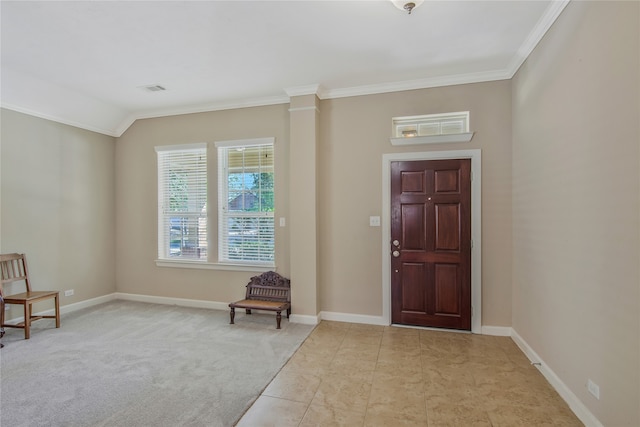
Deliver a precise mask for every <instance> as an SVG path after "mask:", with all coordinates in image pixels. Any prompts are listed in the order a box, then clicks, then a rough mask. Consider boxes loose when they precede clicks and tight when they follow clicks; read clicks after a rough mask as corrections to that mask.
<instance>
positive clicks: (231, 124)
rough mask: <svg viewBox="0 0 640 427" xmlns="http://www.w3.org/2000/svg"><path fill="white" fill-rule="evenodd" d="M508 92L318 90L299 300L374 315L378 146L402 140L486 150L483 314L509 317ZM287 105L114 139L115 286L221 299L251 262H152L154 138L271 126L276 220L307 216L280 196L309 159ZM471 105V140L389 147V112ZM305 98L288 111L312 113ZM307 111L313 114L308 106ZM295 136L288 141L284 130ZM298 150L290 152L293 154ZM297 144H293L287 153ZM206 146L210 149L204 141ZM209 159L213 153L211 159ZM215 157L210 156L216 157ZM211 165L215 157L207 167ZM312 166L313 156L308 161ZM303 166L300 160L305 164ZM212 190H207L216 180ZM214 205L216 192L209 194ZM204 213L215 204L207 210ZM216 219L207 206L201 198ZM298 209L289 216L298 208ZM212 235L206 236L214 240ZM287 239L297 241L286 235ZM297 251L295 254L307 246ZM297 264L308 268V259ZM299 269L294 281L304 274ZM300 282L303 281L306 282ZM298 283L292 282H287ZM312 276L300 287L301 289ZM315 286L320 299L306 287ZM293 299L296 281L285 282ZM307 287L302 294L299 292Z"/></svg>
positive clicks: (236, 289)
mask: <svg viewBox="0 0 640 427" xmlns="http://www.w3.org/2000/svg"><path fill="white" fill-rule="evenodd" d="M510 103H511V92H510V82H508V81H500V82H492V83H480V84H472V85H461V86H452V87H445V88H438V89H428V90H417V91H408V92H401V93H391V94H383V95H376V96H367V97H353V98H344V99H336V100H325V101H321V102H320V106H319V110H320V111H319V117H320V119H319V124H320V126H319V127H320V129H319V135H320V137H319V141H318V143H317V177H318V182H317V188H318V193H317V213H318V214H317V216H318V220H317V224H318V254H319V255H318V262H317V266H315V267H316V269H317V277H318V283H317V288H316V289H313V286H311V288H309V286H307V285H306V284H305V285H299V286H303V288H302V289H301V290H304V294H301V293H299V296H300V297H303V298H304V301H303V300H301V301H300V302H301V311H298V312H297V313H298V314H305V315H316V314H318V311H330V312H339V313H350V314H362V315H373V316H380V315H382V266H381V263H382V260H381V249H382V248H381V234H380V233H381V228H380V227H369V216H370V215H378V216H380V215H381V204H382V182H381V179H382V178H381V176H382V155H383V154H384V153H391V152H399V151H405V152H409V151H421V150H455V149H472V148H480V149H482V154H483V177H482V179H483V195H482V197H483V229H482V232H483V236H482V237H483V250H484V253H485V255H484V257H483V324H485V325H493V326H509V325H510V321H511V267H510V266H511V196H510V190H511V187H510V180H511V167H510V162H511V149H510V137H511V125H510V122H511V113H510V111H511V104H510ZM288 109H289V106H288V105H278V106H270V107H260V108H250V109H242V110H232V111H220V112H210V113H201V114H192V115H184V116H175V117H165V118H158V119H149V120H140V121H137V122H136V123H134V125H133V126H132V127H131V128H130V129H129V130H128V131H127V132H126V133H125V134H124V135H123V136H122V137H121V138H119V139H118V141H117V148H116V165H117V173H116V176H117V178H116V181H117V186H116V193H117V197H118V203H117V236H118V238H117V262H116V265H117V287H118V291H119V292H126V293H133V294H144V295H153V296H164V297H175V298H187V299H202V300H209V301H216V302H225V301H229V300H232V299H235V298H238V297H240V296H241V294H242V291H243V285H244V284H245V283H246V282H247V279H248V278H249V277H250V276H251V275H252V273H246V272H228V271H218V270H188V269H181V268H166V267H164V268H163V267H157V266H156V265H155V263H154V260H155V259H156V254H157V248H156V245H157V237H156V234H157V229H156V223H157V220H156V217H157V213H156V209H157V189H156V185H157V184H156V159H155V152H154V150H153V147H154V146H156V145H173V144H181V143H192V142H201V141H205V142H213V141H216V140H226V139H244V138H253V137H262V136H275V137H276V186H277V187H276V191H277V198H276V214H275V215H276V224H277V218H279V217H281V216H284V217H287V221H288V224H293V225H295V224H296V223H298V224H306V223H307V222H308V218H306V219H305V218H301V216H302V215H305V216H306V214H305V213H304V212H306V209H307V208H306V207H305V209H294V210H293V212H294V215H293V216H291V217H289V211H290V209H289V201H291V203H295V201H297V200H307V199H308V194H304V193H305V192H308V191H309V189H308V188H307V187H306V186H300V185H292V184H291V183H289V185H288V180H289V179H291V180H295V181H300V182H306V181H305V180H302V179H300V178H296V177H294V176H291V177H289V176H288V173H287V171H288V170H292V171H295V170H298V169H296V168H295V167H293V166H294V163H296V162H303V163H304V162H306V161H308V158H307V157H308V156H306V155H304V153H305V152H306V151H304V150H289V141H288V138H289V131H290V127H289V125H290V119H289V114H290V113H289V111H288ZM463 110H469V111H471V126H472V128H473V130H474V131H475V132H476V134H475V136H474V138H473V140H472V142H471V143H467V144H449V145H442V144H440V145H433V146H429V147H424V146H421V147H404V148H394V147H392V146H391V145H390V143H389V136H390V132H391V118H392V117H394V116H403V115H415V114H428V113H439V112H451V111H463ZM309 111H310V110H305V111H300V112H293V113H291V114H292V116H291V117H292V119H291V120H294V119H293V117H295V114H299V113H309ZM309 114H311V117H312V116H313V115H314V114H315V113H314V112H313V111H311V112H310V113H309ZM291 144H293V142H291ZM291 153H293V156H298V157H300V158H299V159H295V158H293V157H290V156H292V154H291ZM296 153H301V154H296ZM210 156H211V157H213V156H214V151H210ZM211 161H214V160H211ZM213 164H214V165H215V161H214V163H213ZM214 169H215V168H214ZM307 169H309V170H311V168H307ZM305 170H306V169H305ZM211 182H212V185H211V186H210V190H209V191H210V197H209V200H210V202H211V201H215V200H216V193H215V185H213V182H214V181H213V180H212V181H211ZM210 204H211V205H213V203H212V202H211V203H210ZM212 214H213V215H212ZM210 215H212V221H213V223H215V211H214V210H213V209H210ZM295 215H298V217H295ZM288 229H289V227H284V228H280V227H276V232H277V235H276V245H277V251H276V263H277V267H278V271H279V272H281V273H282V274H284V275H288V274H289V272H290V270H291V268H290V264H289V260H290V257H291V254H290V249H289V243H290V242H291V238H292V237H291V236H289V235H288V234H287V232H288ZM214 241H215V240H214ZM293 241H296V239H295V238H294V239H293ZM304 244H308V242H307V243H304V242H303V243H302V244H298V247H301V248H303V249H301V250H298V251H296V254H297V255H301V253H302V252H308V253H309V254H311V255H310V256H313V253H314V252H315V251H305V250H304ZM307 261H309V262H311V264H310V266H309V267H305V271H308V273H309V275H313V274H315V272H314V271H313V270H314V265H313V264H314V262H313V260H307ZM305 271H302V272H301V273H299V278H298V279H297V282H298V283H299V282H301V281H303V280H304V281H309V280H310V279H309V277H311V276H305ZM305 283H306V282H305ZM294 286H295V285H294ZM308 288H309V289H308ZM316 291H317V293H318V295H319V299H320V304H319V310H318V308H315V307H316V305H315V304H314V303H313V302H312V299H313V296H312V294H311V293H313V292H316ZM292 294H293V298H294V301H293V302H294V303H295V301H296V300H295V298H296V295H295V288H294V292H292ZM309 296H311V300H310V299H308V298H307V297H309Z"/></svg>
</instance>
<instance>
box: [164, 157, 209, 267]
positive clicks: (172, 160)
mask: <svg viewBox="0 0 640 427" xmlns="http://www.w3.org/2000/svg"><path fill="white" fill-rule="evenodd" d="M156 152H157V153H158V258H159V259H190V260H201V261H206V260H207V148H206V144H192V145H185V146H172V147H156Z"/></svg>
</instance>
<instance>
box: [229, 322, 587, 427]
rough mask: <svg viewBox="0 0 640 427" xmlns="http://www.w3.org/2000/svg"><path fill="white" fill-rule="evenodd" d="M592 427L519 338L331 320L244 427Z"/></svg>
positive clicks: (288, 367) (305, 345)
mask: <svg viewBox="0 0 640 427" xmlns="http://www.w3.org/2000/svg"><path fill="white" fill-rule="evenodd" d="M582 425H583V424H582V423H581V422H580V421H579V420H578V419H577V418H576V416H575V415H574V414H573V413H572V412H571V410H570V409H569V407H568V406H567V404H566V403H565V402H564V401H563V400H562V398H561V397H560V396H559V395H558V394H557V393H556V392H555V391H554V390H553V388H552V387H551V386H550V385H549V383H548V382H547V381H546V380H545V379H544V377H543V376H542V375H541V374H540V373H539V372H538V370H537V369H536V368H535V367H534V366H532V365H531V364H530V363H529V361H528V359H527V358H526V356H525V355H524V354H523V353H522V352H521V351H520V350H519V349H518V347H517V346H516V345H515V343H514V342H513V341H512V340H511V339H510V338H507V337H492V336H484V335H471V334H460V333H452V332H440V331H430V330H420V329H409V328H399V327H383V326H371V325H359V324H350V323H340V322H327V321H323V322H321V323H320V324H319V325H318V326H317V327H316V329H315V330H314V331H313V332H312V333H311V335H310V336H309V338H308V339H307V340H306V341H305V342H304V343H303V344H302V346H301V347H300V348H299V349H298V351H297V352H296V353H295V354H294V355H293V357H292V358H291V359H290V360H289V362H288V363H287V364H286V365H285V366H284V367H283V368H282V370H281V371H280V373H279V374H278V375H277V376H276V377H275V378H274V380H273V381H272V382H271V384H269V386H268V387H267V388H266V389H265V390H264V392H263V393H262V395H261V396H260V397H259V398H258V399H257V400H256V402H255V403H254V404H253V406H252V407H251V408H249V410H248V411H247V412H246V413H245V414H244V416H243V417H242V419H241V420H240V421H239V422H238V424H237V426H238V427H259V426H278V427H286V426H299V427H303V426H304V427H307V426H349V427H351V426H428V427H433V426H509V427H514V426H527V427H529V426H582Z"/></svg>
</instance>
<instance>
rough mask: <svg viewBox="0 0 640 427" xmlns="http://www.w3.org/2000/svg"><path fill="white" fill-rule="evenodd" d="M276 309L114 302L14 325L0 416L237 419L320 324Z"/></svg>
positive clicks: (86, 422)
mask: <svg viewBox="0 0 640 427" xmlns="http://www.w3.org/2000/svg"><path fill="white" fill-rule="evenodd" d="M275 323H276V321H275V317H274V316H273V315H270V314H253V315H250V316H248V315H245V314H244V312H243V311H242V310H241V311H238V313H237V314H236V324H235V325H229V313H228V312H227V311H222V310H209V309H197V308H187V307H178V306H168V305H156V304H147V303H140V302H131V301H112V302H109V303H106V304H101V305H99V306H95V307H92V308H88V309H83V310H79V311H76V312H72V313H69V314H66V315H63V316H62V327H61V328H60V329H55V328H54V323H53V320H40V321H37V322H35V323H34V324H33V326H32V331H31V339H29V340H25V339H24V332H23V331H22V330H21V329H9V328H7V334H6V335H5V337H4V338H3V339H2V342H3V343H4V345H5V347H4V348H3V349H2V350H0V382H1V387H0V389H1V391H0V392H1V394H0V425H2V426H11V427H21V426H25V427H26V426H29V427H31V426H69V427H71V426H83V427H85V426H118V427H125V426H156V427H161V426H225V427H226V426H233V425H234V424H235V423H236V422H237V421H238V419H239V418H240V417H241V416H242V414H243V413H244V412H245V411H246V409H247V408H248V407H249V406H250V405H251V404H252V403H253V401H254V400H255V399H256V398H257V397H258V396H259V395H260V393H261V392H262V390H264V388H265V387H266V386H267V385H268V384H269V382H270V381H271V380H272V379H273V377H274V376H275V375H276V374H277V373H278V371H279V370H280V368H281V367H282V366H283V365H284V364H285V362H286V361H287V360H288V359H289V358H290V357H291V355H292V354H293V353H294V352H295V351H296V349H297V348H298V347H299V346H300V344H301V343H302V342H303V341H304V340H305V338H306V337H307V336H308V335H309V333H310V332H311V331H312V330H313V326H310V325H302V324H297V323H289V322H288V321H287V320H286V319H283V321H282V329H280V330H277V329H275Z"/></svg>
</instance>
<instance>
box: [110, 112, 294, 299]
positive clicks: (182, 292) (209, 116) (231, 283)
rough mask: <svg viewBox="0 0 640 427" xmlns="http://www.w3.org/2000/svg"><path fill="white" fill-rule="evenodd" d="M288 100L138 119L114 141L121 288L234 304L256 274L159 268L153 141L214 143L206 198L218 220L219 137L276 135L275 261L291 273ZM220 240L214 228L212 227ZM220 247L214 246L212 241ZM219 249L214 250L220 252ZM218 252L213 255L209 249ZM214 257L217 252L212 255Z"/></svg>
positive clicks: (282, 270)
mask: <svg viewBox="0 0 640 427" xmlns="http://www.w3.org/2000/svg"><path fill="white" fill-rule="evenodd" d="M288 108H289V106H288V105H284V104H282V105H275V106H266V107H256V108H245V109H240V110H227V111H219V112H211V113H200V114H188V115H182V116H172V117H164V118H157V119H147V120H138V121H136V122H135V123H134V124H133V125H132V126H131V127H130V128H129V129H128V130H127V131H126V132H125V133H124V134H123V135H122V136H121V137H120V138H118V140H117V143H116V194H117V209H116V221H117V222H116V224H117V227H116V229H117V244H116V246H117V251H116V253H117V255H116V269H117V273H116V278H117V289H118V291H119V292H125V293H130V294H142V295H150V296H160V297H171V298H186V299H194V300H204V301H215V302H225V301H226V302H229V301H232V300H235V299H239V298H240V297H242V296H244V289H245V288H244V286H245V285H246V284H247V283H248V281H249V278H250V277H251V276H253V275H255V274H259V273H255V272H254V273H251V272H236V271H221V270H198V269H185V268H173V267H157V266H156V264H155V260H156V259H157V256H158V249H157V242H158V239H157V234H158V228H157V223H158V221H157V218H158V210H157V209H158V187H157V161H156V153H155V151H154V147H155V146H160V145H177V144H189V143H195V142H207V143H209V150H208V162H209V165H210V168H209V169H210V171H213V173H212V174H211V175H210V176H209V189H208V195H209V197H208V204H207V209H208V211H209V218H210V223H211V224H217V211H216V209H217V200H218V196H217V192H216V183H217V175H216V172H215V171H216V169H217V167H216V166H217V158H216V150H215V147H214V144H213V143H214V142H215V141H226V140H234V139H248V138H261V137H275V162H276V163H275V168H276V172H275V174H276V175H275V186H276V199H275V216H276V229H275V230H276V247H277V249H276V265H277V268H278V272H280V273H281V274H283V275H285V276H288V275H289V270H290V266H289V245H288V241H289V234H288V227H278V226H277V224H278V220H277V218H279V217H287V216H288V207H289V196H288V191H286V190H287V187H288V184H287V183H288V180H289V176H288V175H289V173H288V169H287V165H288V156H289V154H288V152H289V149H288V146H289V112H288ZM208 231H209V232H210V233H212V234H211V236H212V240H211V241H213V242H215V241H216V239H215V236H216V234H217V228H216V226H211V227H209V230H208ZM214 246H215V245H214ZM215 250H217V248H215V247H213V248H210V251H211V252H215ZM212 256H214V257H215V254H214V253H212ZM214 259H215V258H214Z"/></svg>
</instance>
